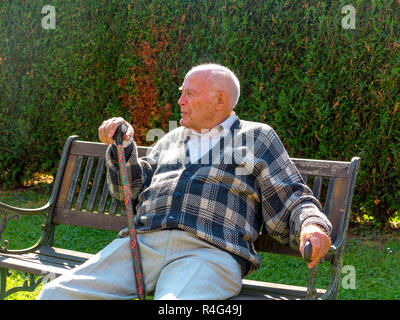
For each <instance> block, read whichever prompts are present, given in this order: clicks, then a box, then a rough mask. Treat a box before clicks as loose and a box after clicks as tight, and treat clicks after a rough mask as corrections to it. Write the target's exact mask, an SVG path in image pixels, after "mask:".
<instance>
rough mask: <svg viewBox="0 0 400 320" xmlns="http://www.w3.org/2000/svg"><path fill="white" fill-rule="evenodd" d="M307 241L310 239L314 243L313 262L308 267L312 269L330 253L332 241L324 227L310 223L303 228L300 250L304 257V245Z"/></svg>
mask: <svg viewBox="0 0 400 320" xmlns="http://www.w3.org/2000/svg"><path fill="white" fill-rule="evenodd" d="M307 241H310V242H311V245H312V254H311V262H310V263H309V264H308V267H309V268H310V269H311V268H312V267H314V266H315V265H316V264H317V263H318V261H319V260H320V259H321V258H322V257H324V256H325V255H326V254H327V253H328V251H329V248H330V246H331V243H332V242H331V239H330V238H329V236H328V235H327V234H326V233H325V231H324V229H323V228H322V227H320V226H318V225H316V224H309V225H308V226H306V227H305V228H304V229H302V230H301V233H300V252H301V255H302V256H303V257H304V246H305V244H306V243H307Z"/></svg>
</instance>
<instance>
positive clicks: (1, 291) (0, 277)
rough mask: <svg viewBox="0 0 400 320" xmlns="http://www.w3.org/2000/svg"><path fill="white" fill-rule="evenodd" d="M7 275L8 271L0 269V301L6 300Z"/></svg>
mask: <svg viewBox="0 0 400 320" xmlns="http://www.w3.org/2000/svg"><path fill="white" fill-rule="evenodd" d="M9 275H10V272H9V271H8V269H4V268H0V300H4V299H5V298H6V288H7V277H8V276H9Z"/></svg>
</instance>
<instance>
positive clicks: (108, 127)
mask: <svg viewBox="0 0 400 320" xmlns="http://www.w3.org/2000/svg"><path fill="white" fill-rule="evenodd" d="M121 123H125V124H126V126H127V127H128V130H127V132H126V134H125V135H124V140H125V141H129V140H130V139H131V138H133V127H132V126H131V125H130V123H129V122H127V121H125V120H124V119H123V118H121V117H115V118H111V119H108V120H105V121H103V123H102V124H101V126H100V127H99V139H100V141H101V142H103V143H105V144H107V145H110V144H113V143H114V140H113V138H112V137H113V135H114V133H115V130H117V128H118V126H119V125H120V124H121Z"/></svg>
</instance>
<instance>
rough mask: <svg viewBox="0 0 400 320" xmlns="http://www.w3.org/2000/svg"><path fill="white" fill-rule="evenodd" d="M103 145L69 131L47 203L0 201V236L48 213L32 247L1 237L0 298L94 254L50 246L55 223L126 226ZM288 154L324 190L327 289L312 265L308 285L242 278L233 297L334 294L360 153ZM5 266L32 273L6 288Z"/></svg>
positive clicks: (276, 246) (261, 242) (283, 249)
mask: <svg viewBox="0 0 400 320" xmlns="http://www.w3.org/2000/svg"><path fill="white" fill-rule="evenodd" d="M106 148H107V146H106V145H105V144H102V143H96V142H87V141H78V136H71V137H69V138H68V140H67V141H66V143H65V146H64V150H63V153H62V156H61V161H60V164H59V168H58V171H57V175H56V178H55V181H54V186H53V190H52V193H51V196H50V200H49V202H48V203H47V204H46V205H44V206H43V207H41V208H37V209H22V208H17V207H13V206H10V205H7V204H4V203H1V202H0V219H2V220H0V240H1V236H2V233H3V232H4V229H5V227H6V224H7V222H8V221H9V220H10V219H12V218H17V217H18V216H20V215H43V216H45V218H46V223H45V225H43V226H42V229H43V233H42V235H41V237H40V239H39V240H38V241H37V243H36V244H35V245H33V246H32V247H30V248H26V249H23V250H8V248H7V247H8V242H7V241H6V240H4V243H5V245H4V247H0V299H4V298H5V297H7V296H8V295H10V294H12V293H14V292H17V291H22V290H24V291H33V290H35V288H36V287H37V285H38V284H39V283H40V282H41V281H42V279H43V278H44V277H46V276H47V277H48V276H49V275H51V277H57V276H59V275H62V274H63V273H65V272H66V271H68V270H70V269H72V268H74V267H76V266H78V265H80V264H81V263H83V262H84V261H86V260H87V259H88V258H90V257H91V256H92V255H91V254H87V253H82V252H77V251H72V250H66V249H62V248H55V247H53V245H54V234H55V230H56V226H57V225H60V224H67V225H74V226H82V227H89V228H96V229H102V230H112V231H119V230H121V229H123V228H124V227H126V226H127V219H126V217H125V216H124V214H123V210H121V208H120V207H119V204H118V203H117V201H115V199H113V198H112V197H111V196H110V195H109V192H108V186H107V183H106V182H105V172H106V168H105V163H104V155H105V151H106ZM138 151H139V156H143V155H144V154H145V153H146V152H147V151H148V148H147V147H139V150H138ZM292 160H293V161H294V163H295V164H296V166H297V168H298V169H299V171H300V173H301V174H302V176H303V178H304V179H305V181H308V184H311V182H313V186H312V190H313V192H314V195H315V196H316V197H317V198H318V199H320V196H321V193H324V194H325V193H326V198H325V199H322V200H323V203H324V204H325V205H324V213H325V214H326V215H327V217H328V218H329V219H330V221H331V222H332V225H333V232H332V246H331V248H330V250H329V253H328V254H327V256H326V257H325V258H324V259H325V260H327V261H329V262H330V263H331V264H332V275H331V280H330V283H329V286H328V288H327V289H314V288H313V283H312V282H313V278H314V277H315V273H316V269H314V270H313V271H312V272H311V276H310V281H309V286H308V288H307V287H300V286H292V285H284V284H276V283H269V282H262V281H253V280H246V279H244V280H243V287H242V291H241V293H240V295H239V296H237V297H234V298H233V299H304V298H309V297H312V298H317V299H337V294H338V288H339V282H340V275H341V268H342V260H343V252H344V244H345V239H346V233H347V228H348V223H349V216H350V208H351V202H352V198H353V193H354V188H355V184H356V176H357V173H358V170H359V166H360V158H357V157H354V158H352V160H351V161H350V162H341V161H324V160H308V159H296V158H293V159H292ZM84 164H86V165H84ZM96 165H97V166H96ZM83 167H85V169H84V171H82V170H81V169H82V168H83ZM311 177H314V179H311ZM323 179H329V184H328V186H327V190H324V191H323V189H324V187H323V186H324V184H323V181H324V180H323ZM312 180H313V181H312ZM325 185H326V183H325ZM78 188H79V189H78ZM89 189H90V190H89ZM78 190H79V192H78ZM89 191H90V192H89ZM255 247H256V250H258V251H265V252H273V253H277V254H285V255H291V256H300V253H299V252H297V251H296V250H293V249H291V248H289V247H288V246H285V245H282V244H280V243H278V242H276V241H274V240H273V239H272V238H270V237H269V236H268V235H267V234H265V233H264V232H263V231H261V232H260V236H259V238H258V239H257V241H256V243H255ZM9 269H14V270H19V271H22V272H26V273H28V274H30V277H29V281H26V282H25V283H24V284H23V285H22V286H18V287H15V288H11V289H8V290H6V282H7V276H8V275H9ZM36 275H39V276H40V277H39V278H38V277H37V276H36ZM307 292H308V294H307Z"/></svg>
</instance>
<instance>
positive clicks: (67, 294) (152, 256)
mask: <svg viewBox="0 0 400 320" xmlns="http://www.w3.org/2000/svg"><path fill="white" fill-rule="evenodd" d="M143 238H144V235H138V242H139V245H140V247H139V248H140V255H141V262H142V268H143V274H144V280H145V290H146V292H147V293H148V292H150V291H153V290H154V286H155V282H156V279H157V277H158V274H159V273H160V270H159V268H160V267H161V260H162V252H160V251H159V250H154V249H153V248H152V246H148V243H147V242H148V241H146V239H143ZM153 238H154V237H153ZM153 240H154V239H153ZM158 240H162V239H158ZM153 245H154V244H153ZM161 245H162V244H161ZM135 298H137V290H136V282H135V276H134V271H133V262H132V254H131V251H130V247H129V237H126V238H122V239H115V240H114V241H112V242H111V243H110V244H109V245H108V246H107V247H105V248H104V249H103V250H101V251H100V252H99V253H98V254H96V255H95V256H94V257H92V258H90V259H89V260H88V261H86V262H85V263H84V264H82V265H81V266H79V267H77V268H75V269H73V270H71V272H69V273H67V274H64V275H62V276H60V277H58V278H56V279H55V280H53V281H51V282H49V283H48V284H46V285H45V286H44V287H43V289H42V291H41V292H40V294H39V296H38V299H41V300H48V299H56V300H69V299H135Z"/></svg>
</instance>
